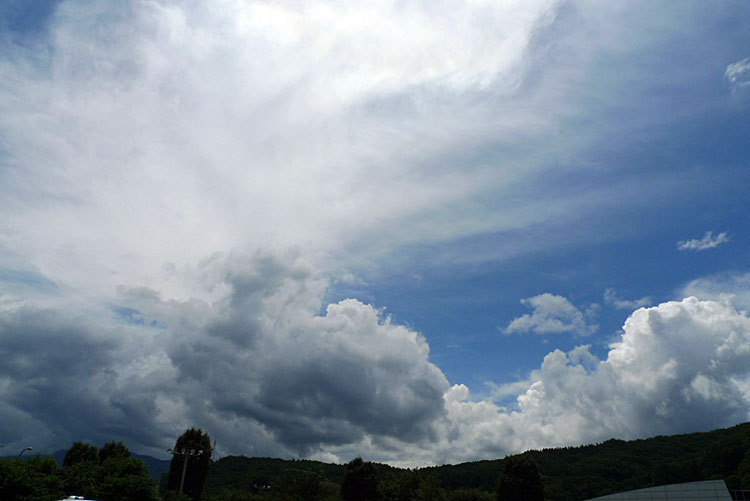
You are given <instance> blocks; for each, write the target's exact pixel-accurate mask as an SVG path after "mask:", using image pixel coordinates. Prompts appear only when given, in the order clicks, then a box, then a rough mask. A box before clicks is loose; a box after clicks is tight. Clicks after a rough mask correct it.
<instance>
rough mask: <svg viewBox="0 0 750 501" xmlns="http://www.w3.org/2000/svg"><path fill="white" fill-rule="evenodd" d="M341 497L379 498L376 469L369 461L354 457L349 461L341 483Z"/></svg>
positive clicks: (350, 500)
mask: <svg viewBox="0 0 750 501" xmlns="http://www.w3.org/2000/svg"><path fill="white" fill-rule="evenodd" d="M341 497H342V498H343V499H344V500H345V501H369V500H376V499H380V493H379V492H378V471H377V469H376V468H375V465H374V464H372V463H370V462H369V461H362V458H355V459H353V460H352V461H351V462H349V464H347V465H346V475H344V481H343V483H342V484H341Z"/></svg>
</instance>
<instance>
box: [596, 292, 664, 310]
mask: <svg viewBox="0 0 750 501" xmlns="http://www.w3.org/2000/svg"><path fill="white" fill-rule="evenodd" d="M604 302H605V303H607V304H611V305H612V306H614V307H615V308H617V309H618V310H635V309H637V308H641V307H643V306H650V305H652V304H653V300H652V299H651V298H650V297H648V296H644V297H642V298H640V299H632V300H629V299H620V298H618V297H617V293H616V292H615V290H614V289H607V290H605V291H604Z"/></svg>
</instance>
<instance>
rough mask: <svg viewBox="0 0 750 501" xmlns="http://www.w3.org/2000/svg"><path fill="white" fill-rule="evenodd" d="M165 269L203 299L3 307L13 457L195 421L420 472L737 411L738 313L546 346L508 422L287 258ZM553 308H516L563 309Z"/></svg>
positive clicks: (686, 317) (245, 444)
mask: <svg viewBox="0 0 750 501" xmlns="http://www.w3.org/2000/svg"><path fill="white" fill-rule="evenodd" d="M175 274H176V275H180V276H182V278H183V279H189V280H193V281H195V282H196V284H195V287H196V288H202V289H203V290H204V291H205V296H207V297H208V296H211V299H201V298H199V297H197V296H196V297H192V298H188V299H185V300H174V299H171V300H170V299H165V298H163V297H162V296H161V294H160V293H159V292H158V291H155V290H153V289H149V288H133V287H125V288H122V289H121V290H120V291H119V294H118V296H117V302H116V304H113V305H111V306H110V307H109V308H107V309H102V310H92V311H89V312H88V314H87V315H76V314H69V313H64V312H63V311H62V310H60V309H59V308H58V309H54V308H49V307H45V308H42V307H38V308H35V307H31V306H23V307H17V308H6V309H4V310H3V311H2V312H1V313H0V354H2V356H3V360H4V361H5V362H4V363H3V364H2V367H0V380H2V385H1V386H0V397H2V398H0V401H1V402H2V404H0V409H1V410H2V412H3V415H4V416H5V419H4V420H3V422H2V425H0V432H2V433H3V435H4V436H6V437H15V439H14V440H16V441H17V444H19V445H22V444H24V443H26V442H29V441H32V440H33V442H34V443H35V444H37V447H43V446H44V445H45V444H46V445H47V446H49V447H63V446H65V445H67V444H69V443H70V441H72V440H74V439H88V440H91V441H94V442H101V441H103V440H105V439H111V438H112V437H117V438H122V439H124V440H126V441H127V442H128V443H130V444H132V445H133V446H134V447H137V448H139V449H140V450H146V451H149V450H153V451H154V452H156V451H158V450H159V449H160V448H164V447H167V446H168V445H170V442H171V441H173V440H174V437H175V436H176V434H178V433H179V432H180V431H181V430H182V429H184V428H185V427H186V426H188V425H192V424H197V425H199V426H202V427H203V428H204V429H206V430H208V431H209V432H210V433H211V435H212V437H214V438H216V439H217V440H218V447H219V450H220V451H222V452H223V453H241V454H251V455H252V454H258V455H274V456H278V455H281V456H286V457H290V456H293V457H299V456H303V457H326V458H328V459H335V458H339V459H347V458H349V457H351V456H352V455H355V454H365V455H366V456H368V457H371V458H375V459H381V460H388V461H391V462H394V463H399V464H430V463H436V462H444V461H460V460H469V459H476V458H478V457H497V456H502V455H504V454H507V453H509V452H516V451H520V450H524V449H527V448H530V447H543V446H552V445H563V444H575V443H583V442H590V441H595V440H601V439H605V438H609V437H612V436H615V437H622V438H634V437H642V436H649V435H653V434H657V433H674V432H680V431H692V430H698V429H709V428H712V427H717V426H723V425H728V424H732V423H735V422H738V421H742V420H745V419H747V417H748V411H749V410H750V387H749V386H748V384H747V380H748V378H749V377H750V372H749V369H748V366H747V364H746V361H747V357H748V356H750V318H748V317H747V315H746V314H745V313H744V312H739V311H737V310H736V309H735V308H734V307H732V306H730V305H729V304H727V303H721V302H715V301H700V300H698V299H696V298H687V299H685V300H683V301H674V302H669V303H663V304H661V305H658V306H656V307H652V308H641V309H639V310H637V311H636V312H634V313H633V314H632V315H631V317H630V318H629V319H628V320H627V321H626V322H625V325H624V327H623V334H622V338H621V339H620V340H619V341H618V342H617V343H615V344H613V345H612V346H611V349H610V351H609V353H608V355H607V357H606V359H603V360H599V359H598V358H597V357H596V356H594V355H593V354H592V353H591V352H590V351H589V347H588V346H579V347H577V348H575V349H574V350H572V351H570V352H568V353H565V352H562V351H560V350H554V351H553V352H551V353H549V354H548V355H547V356H546V357H545V358H544V361H543V363H542V364H541V366H540V367H539V369H537V370H535V371H533V372H532V373H531V375H530V377H529V378H528V380H526V381H525V382H519V384H516V385H511V386H512V388H511V386H509V385H505V386H504V387H502V388H500V389H499V391H500V392H501V393H502V394H503V396H508V395H509V394H511V393H509V392H512V391H515V392H517V394H518V398H517V405H516V406H515V407H512V408H510V409H508V408H505V407H501V406H498V405H497V404H495V403H493V402H492V401H490V400H487V401H474V400H473V399H472V397H471V393H470V391H469V389H468V388H467V387H466V386H464V385H461V384H457V385H453V386H451V385H450V384H449V383H448V381H447V379H446V377H445V376H444V375H443V373H442V371H441V370H440V369H439V367H437V366H436V365H434V364H433V363H432V362H430V360H429V346H428V344H427V342H426V340H425V339H424V337H422V336H421V335H420V334H419V333H417V332H414V331H413V330H411V329H409V328H407V327H404V326H401V325H396V324H393V323H392V322H391V321H390V320H389V318H388V317H387V316H384V314H383V313H382V312H381V311H379V310H377V309H376V308H374V307H373V306H371V305H366V304H363V303H362V302H360V301H357V300H354V299H347V300H343V301H340V302H336V303H333V304H329V305H328V306H326V307H325V309H324V310H323V311H322V312H321V306H322V298H323V297H324V296H325V291H326V287H327V280H326V279H325V278H324V277H323V276H321V275H320V274H319V273H318V272H316V270H315V269H314V268H313V267H311V266H310V265H309V263H307V262H306V261H305V260H304V259H303V258H302V257H301V256H300V255H298V254H295V253H288V254H286V255H285V256H283V257H280V256H274V255H270V254H254V255H250V256H237V255H232V256H214V257H213V258H211V259H209V260H207V261H204V262H203V263H201V264H200V265H199V266H198V267H196V268H193V269H184V270H177V271H175ZM209 291H214V292H213V293H211V294H209ZM548 296H549V297H546V296H545V295H541V296H537V297H536V298H531V299H530V300H529V304H532V305H537V306H536V307H537V309H543V308H547V309H548V310H547V311H549V308H550V305H557V308H556V309H554V311H557V312H558V313H557V317H560V316H561V312H562V313H565V312H568V313H570V312H572V311H573V310H571V308H570V306H569V304H570V303H569V302H567V301H564V300H563V299H564V298H560V296H553V295H551V294H550V295H548ZM575 311H578V310H577V309H575ZM573 313H574V312H573ZM579 313H580V312H579ZM540 315H541V314H540ZM563 316H564V315H563ZM557 317H554V318H557ZM537 318H539V316H538V317H537ZM554 318H548V319H546V320H545V321H544V322H541V321H539V322H537V323H534V322H531V323H530V324H529V325H532V324H533V325H534V326H537V327H538V328H541V329H544V328H545V327H544V325H547V324H549V325H557V324H556V323H555V322H556V320H555V319H554ZM566 318H567V320H565V319H563V320H560V319H559V318H557V321H560V322H562V323H563V325H576V320H575V319H576V318H579V317H578V315H576V314H572V315H570V314H569V315H568V316H567V317H566ZM571 318H572V319H574V320H571ZM581 325H585V324H580V322H579V325H578V327H575V328H576V329H578V330H580V328H581ZM530 328H534V327H533V326H532V327H530ZM555 328H559V327H555ZM571 329H572V327H571ZM84 409H85V412H84V411H83V410H84Z"/></svg>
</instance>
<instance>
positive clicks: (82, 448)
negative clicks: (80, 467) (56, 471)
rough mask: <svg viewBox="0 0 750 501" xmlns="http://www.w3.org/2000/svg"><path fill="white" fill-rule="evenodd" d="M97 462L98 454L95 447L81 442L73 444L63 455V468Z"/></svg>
mask: <svg viewBox="0 0 750 501" xmlns="http://www.w3.org/2000/svg"><path fill="white" fill-rule="evenodd" d="M98 460H99V453H98V450H97V448H96V447H94V446H93V445H91V444H86V443H83V442H73V445H72V446H71V447H70V449H68V452H66V453H65V458H64V459H63V466H64V467H67V466H73V465H74V464H76V463H85V462H96V461H98Z"/></svg>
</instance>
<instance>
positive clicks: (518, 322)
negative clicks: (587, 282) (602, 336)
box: [504, 292, 598, 336]
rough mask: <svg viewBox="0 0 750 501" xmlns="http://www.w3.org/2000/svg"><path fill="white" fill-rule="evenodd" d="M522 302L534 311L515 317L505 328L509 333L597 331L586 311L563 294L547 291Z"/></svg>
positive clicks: (588, 332) (584, 332) (585, 332)
mask: <svg viewBox="0 0 750 501" xmlns="http://www.w3.org/2000/svg"><path fill="white" fill-rule="evenodd" d="M521 303H522V304H524V305H526V306H528V307H529V308H531V309H533V310H534V311H533V312H532V313H530V314H529V313H527V314H525V315H522V316H520V317H518V318H515V319H513V320H512V321H511V322H510V323H509V324H508V326H507V327H506V328H505V329H504V332H505V333H507V334H513V333H523V332H533V333H535V334H551V333H561V332H571V333H573V334H579V335H583V336H585V335H588V334H591V333H592V332H595V331H596V329H597V328H598V327H597V326H596V325H592V324H589V323H587V320H586V317H585V315H584V313H583V312H581V310H579V309H578V308H576V307H575V306H574V305H573V303H571V302H570V301H568V299H567V298H565V297H563V296H558V295H555V294H550V293H549V292H545V293H544V294H539V295H538V296H534V297H529V298H526V299H522V300H521Z"/></svg>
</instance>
